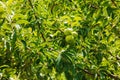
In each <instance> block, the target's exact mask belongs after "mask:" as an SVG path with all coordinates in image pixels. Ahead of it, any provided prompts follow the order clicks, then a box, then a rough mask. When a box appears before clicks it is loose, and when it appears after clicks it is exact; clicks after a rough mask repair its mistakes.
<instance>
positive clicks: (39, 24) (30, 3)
mask: <svg viewBox="0 0 120 80" xmlns="http://www.w3.org/2000/svg"><path fill="white" fill-rule="evenodd" d="M28 2H29V5H30V6H31V8H32V10H33V13H34V16H35V19H36V20H38V17H37V15H36V13H35V10H34V6H33V5H32V2H31V0H28ZM37 25H38V29H39V30H40V26H41V23H40V22H39V21H37ZM40 34H41V36H42V38H43V41H44V42H45V41H46V39H45V37H44V35H43V33H42V32H40Z"/></svg>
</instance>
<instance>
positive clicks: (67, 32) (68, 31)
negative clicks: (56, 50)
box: [64, 28, 73, 36]
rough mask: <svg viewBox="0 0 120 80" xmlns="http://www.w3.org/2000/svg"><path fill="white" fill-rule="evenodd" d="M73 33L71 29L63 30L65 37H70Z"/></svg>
mask: <svg viewBox="0 0 120 80" xmlns="http://www.w3.org/2000/svg"><path fill="white" fill-rule="evenodd" d="M72 32H73V29H72V28H67V29H65V30H64V34H65V35H66V36H67V35H71V34H72Z"/></svg>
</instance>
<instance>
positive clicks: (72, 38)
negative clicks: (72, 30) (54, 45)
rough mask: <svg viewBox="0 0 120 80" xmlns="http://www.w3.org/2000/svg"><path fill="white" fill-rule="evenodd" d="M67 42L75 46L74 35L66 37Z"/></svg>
mask: <svg viewBox="0 0 120 80" xmlns="http://www.w3.org/2000/svg"><path fill="white" fill-rule="evenodd" d="M65 41H66V42H67V43H69V44H73V43H74V36H73V35H68V36H66V37H65Z"/></svg>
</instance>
